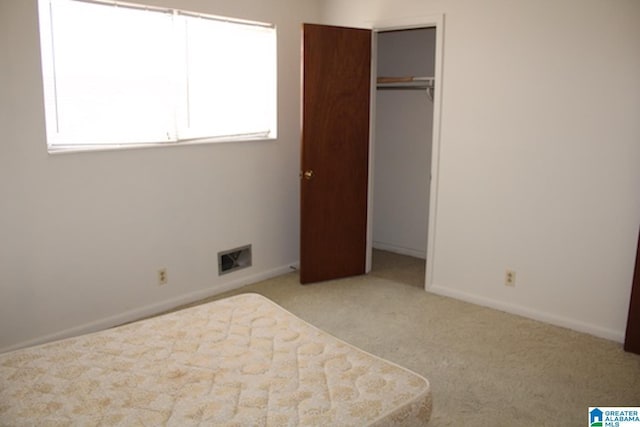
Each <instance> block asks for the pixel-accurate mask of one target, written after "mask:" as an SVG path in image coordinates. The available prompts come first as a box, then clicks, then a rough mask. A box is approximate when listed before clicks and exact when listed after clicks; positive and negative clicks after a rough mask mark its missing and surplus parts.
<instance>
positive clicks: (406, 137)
mask: <svg viewBox="0 0 640 427" xmlns="http://www.w3.org/2000/svg"><path fill="white" fill-rule="evenodd" d="M376 37H377V40H376V41H377V77H378V80H377V82H378V83H377V90H376V101H375V102H376V114H375V129H374V131H375V140H374V141H375V142H374V144H375V145H374V168H373V247H374V248H375V249H382V250H386V251H390V252H396V253H400V254H404V255H410V256H414V257H417V258H423V259H424V258H426V251H427V229H428V215H429V196H430V195H429V187H430V179H431V153H432V134H433V81H434V80H433V77H434V61H435V46H436V43H435V42H436V29H435V28H419V29H410V30H401V31H385V32H378V33H376Z"/></svg>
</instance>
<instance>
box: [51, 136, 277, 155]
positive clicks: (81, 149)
mask: <svg viewBox="0 0 640 427" xmlns="http://www.w3.org/2000/svg"><path fill="white" fill-rule="evenodd" d="M276 140H277V137H272V136H268V137H265V136H256V137H246V136H245V137H239V138H202V139H189V140H181V141H178V142H153V143H140V144H91V145H79V144H75V145H58V146H53V147H51V146H49V147H48V148H47V151H48V153H49V154H51V155H58V154H72V153H89V152H98V151H120V150H138V149H141V148H142V149H144V148H164V147H188V146H193V145H210V144H225V143H230V142H233V143H242V142H260V141H265V142H267V141H276Z"/></svg>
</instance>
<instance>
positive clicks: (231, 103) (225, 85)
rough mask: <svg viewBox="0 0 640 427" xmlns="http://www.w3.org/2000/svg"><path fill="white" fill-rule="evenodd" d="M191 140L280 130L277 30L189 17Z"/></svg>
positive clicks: (186, 132)
mask: <svg viewBox="0 0 640 427" xmlns="http://www.w3.org/2000/svg"><path fill="white" fill-rule="evenodd" d="M186 26H187V79H188V98H187V99H188V117H187V124H186V126H185V129H184V131H185V136H187V137H194V136H196V137H198V136H206V135H213V136H221V135H238V134H251V133H263V134H265V136H266V135H269V134H270V133H272V132H275V129H274V127H275V126H274V124H275V111H274V106H275V84H274V81H275V78H276V62H275V58H276V45H275V30H273V29H271V28H264V27H257V26H250V25H242V24H235V23H229V22H221V21H214V20H210V19H199V18H193V17H186Z"/></svg>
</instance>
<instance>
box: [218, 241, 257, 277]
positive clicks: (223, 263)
mask: <svg viewBox="0 0 640 427" xmlns="http://www.w3.org/2000/svg"><path fill="white" fill-rule="evenodd" d="M247 267H251V245H246V246H242V247H239V248H235V249H229V250H227V251H222V252H218V276H222V275H223V274H228V273H231V272H233V271H236V270H241V269H243V268H247Z"/></svg>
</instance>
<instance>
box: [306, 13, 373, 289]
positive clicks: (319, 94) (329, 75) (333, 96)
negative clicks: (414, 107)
mask: <svg viewBox="0 0 640 427" xmlns="http://www.w3.org/2000/svg"><path fill="white" fill-rule="evenodd" d="M302 38H303V43H302V44H303V54H302V56H303V59H302V62H303V68H302V79H303V80H302V86H303V88H302V96H303V100H302V159H301V166H302V173H301V185H300V187H301V189H300V191H301V194H300V198H301V200H300V202H301V207H300V210H301V213H300V225H301V230H300V282H301V283H312V282H319V281H323V280H329V279H336V278H341V277H347V276H353V275H358V274H364V272H365V260H366V243H367V182H368V168H369V160H368V159H369V97H370V90H371V78H370V75H371V31H370V30H362V29H352V28H342V27H330V26H323V25H314V24H304V25H303V35H302Z"/></svg>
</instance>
